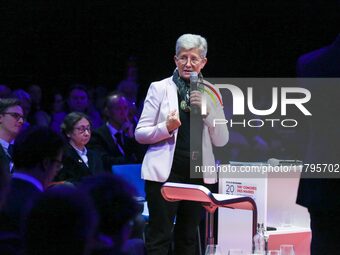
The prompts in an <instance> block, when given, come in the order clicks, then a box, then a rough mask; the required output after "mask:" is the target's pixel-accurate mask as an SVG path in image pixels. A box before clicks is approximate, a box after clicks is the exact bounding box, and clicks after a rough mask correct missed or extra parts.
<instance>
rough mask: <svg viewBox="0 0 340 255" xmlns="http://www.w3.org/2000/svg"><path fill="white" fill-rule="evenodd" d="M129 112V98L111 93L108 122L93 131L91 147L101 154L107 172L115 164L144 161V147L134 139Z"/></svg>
mask: <svg viewBox="0 0 340 255" xmlns="http://www.w3.org/2000/svg"><path fill="white" fill-rule="evenodd" d="M128 113H129V103H128V101H127V99H126V98H125V97H124V96H122V95H119V94H116V93H111V94H110V95H109V96H108V97H107V99H106V102H105V108H104V114H105V116H106V119H107V122H106V124H104V125H103V126H101V127H99V128H98V129H96V130H95V131H93V133H92V137H91V140H90V143H89V148H92V149H93V150H96V151H98V152H99V153H100V154H101V156H102V159H103V163H104V168H105V170H106V171H107V172H111V166H112V165H114V164H133V163H141V162H142V159H143V155H144V153H143V147H142V146H141V145H139V144H138V143H137V142H136V141H135V139H134V127H133V124H132V123H131V122H130V121H129V120H128Z"/></svg>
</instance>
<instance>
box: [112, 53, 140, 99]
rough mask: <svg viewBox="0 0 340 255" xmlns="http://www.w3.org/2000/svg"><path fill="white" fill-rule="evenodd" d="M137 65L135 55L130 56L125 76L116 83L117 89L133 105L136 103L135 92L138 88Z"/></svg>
mask: <svg viewBox="0 0 340 255" xmlns="http://www.w3.org/2000/svg"><path fill="white" fill-rule="evenodd" d="M137 80H138V67H137V64H136V59H135V57H130V58H129V60H128V62H127V65H126V71H125V78H124V79H123V80H122V81H120V82H119V83H118V85H117V91H118V92H119V93H121V94H122V95H124V97H125V98H126V99H127V100H128V101H129V102H130V103H131V104H133V105H136V104H137V94H138V89H139V84H138V82H137Z"/></svg>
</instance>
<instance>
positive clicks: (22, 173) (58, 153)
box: [0, 127, 64, 232]
mask: <svg viewBox="0 0 340 255" xmlns="http://www.w3.org/2000/svg"><path fill="white" fill-rule="evenodd" d="M63 145H64V143H63V140H62V138H61V137H60V136H59V135H57V134H56V133H54V132H53V131H52V130H50V129H48V128H45V127H39V128H38V127H37V128H29V129H27V130H25V131H23V132H22V133H20V134H19V135H18V136H17V138H16V140H15V144H14V148H13V162H14V166H15V167H14V173H13V175H12V179H11V183H10V192H9V194H8V197H7V201H6V203H5V206H4V208H3V210H2V212H1V215H0V230H3V231H13V232H17V231H18V230H19V228H20V219H21V215H22V213H23V211H24V209H25V205H26V204H27V203H28V202H29V201H30V200H31V199H32V198H34V197H35V196H38V195H39V194H40V193H41V192H43V191H44V190H45V189H46V188H47V187H48V185H49V183H50V182H51V181H52V180H53V178H54V177H55V176H56V174H57V173H58V172H59V170H60V168H61V166H62V153H63V150H62V149H63Z"/></svg>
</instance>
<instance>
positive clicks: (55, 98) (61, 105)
mask: <svg viewBox="0 0 340 255" xmlns="http://www.w3.org/2000/svg"><path fill="white" fill-rule="evenodd" d="M49 108H50V109H49V112H50V115H51V123H50V127H51V129H52V130H53V131H55V132H57V133H60V131H61V130H60V125H61V123H62V122H63V120H64V118H65V116H66V109H65V101H64V96H63V94H62V93H61V92H59V91H56V92H53V94H52V96H51V105H50V107H49Z"/></svg>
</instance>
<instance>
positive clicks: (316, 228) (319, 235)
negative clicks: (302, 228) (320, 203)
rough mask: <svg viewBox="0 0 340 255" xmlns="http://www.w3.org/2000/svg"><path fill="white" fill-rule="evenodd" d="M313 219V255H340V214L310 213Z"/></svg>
mask: <svg viewBox="0 0 340 255" xmlns="http://www.w3.org/2000/svg"><path fill="white" fill-rule="evenodd" d="M309 213H310V218H311V230H312V244H311V255H325V254H340V241H339V240H340V217H339V216H340V212H338V211H333V212H315V211H311V210H310V211H309Z"/></svg>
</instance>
